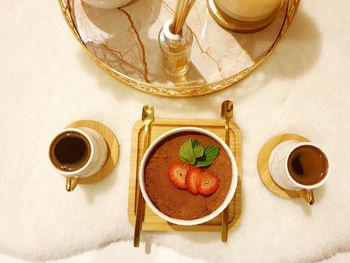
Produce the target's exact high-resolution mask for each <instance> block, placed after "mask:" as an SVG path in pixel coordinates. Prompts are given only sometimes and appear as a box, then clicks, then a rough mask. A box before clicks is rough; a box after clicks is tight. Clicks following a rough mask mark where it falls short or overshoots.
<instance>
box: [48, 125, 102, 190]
mask: <svg viewBox="0 0 350 263" xmlns="http://www.w3.org/2000/svg"><path fill="white" fill-rule="evenodd" d="M49 157H50V161H51V163H52V165H53V166H54V168H55V169H56V171H57V172H58V173H60V174H62V175H63V176H65V177H66V180H67V184H66V189H67V191H71V190H73V189H74V188H75V186H76V184H77V183H78V179H79V178H81V177H88V176H91V175H93V174H95V173H97V172H98V171H99V170H100V169H101V168H102V166H103V165H104V163H105V162H106V160H107V144H106V142H105V140H104V138H103V137H102V135H101V134H100V133H98V132H97V131H95V130H93V129H90V128H85V127H80V128H68V129H65V130H63V131H61V132H60V133H58V134H57V135H56V136H55V137H54V139H53V140H52V142H51V144H50V149H49Z"/></svg>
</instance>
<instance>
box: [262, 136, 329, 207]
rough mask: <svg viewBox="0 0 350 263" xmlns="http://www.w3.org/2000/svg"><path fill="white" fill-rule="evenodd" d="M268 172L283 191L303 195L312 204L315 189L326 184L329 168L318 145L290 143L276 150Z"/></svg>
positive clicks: (325, 155) (282, 144)
mask: <svg viewBox="0 0 350 263" xmlns="http://www.w3.org/2000/svg"><path fill="white" fill-rule="evenodd" d="M269 169H270V174H271V176H272V179H273V180H274V181H275V183H276V184H278V185H279V186H281V187H282V188H284V189H288V190H296V191H300V196H301V197H302V198H303V199H304V200H305V201H306V202H307V203H309V204H312V203H313V194H312V189H315V188H318V187H320V186H322V185H323V184H324V183H325V182H326V181H327V179H328V177H329V171H330V164H329V158H328V156H327V154H326V153H325V151H323V150H322V149H321V148H320V147H319V146H318V145H316V144H314V143H311V142H298V141H292V140H290V141H286V142H283V143H280V144H279V145H277V146H276V147H275V148H274V149H273V151H272V153H271V155H270V158H269ZM301 190H304V191H301ZM311 199H312V200H311Z"/></svg>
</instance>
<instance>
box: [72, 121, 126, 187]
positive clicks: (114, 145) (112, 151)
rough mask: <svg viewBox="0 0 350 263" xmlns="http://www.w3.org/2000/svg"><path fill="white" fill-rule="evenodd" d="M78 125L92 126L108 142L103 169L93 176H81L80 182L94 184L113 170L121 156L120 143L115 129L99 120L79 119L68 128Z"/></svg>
mask: <svg viewBox="0 0 350 263" xmlns="http://www.w3.org/2000/svg"><path fill="white" fill-rule="evenodd" d="M78 127H85V128H90V129H93V130H95V131H97V132H98V133H100V134H101V135H102V136H103V138H104V139H105V141H106V144H107V149H108V156H107V160H106V163H105V164H104V165H103V166H102V168H101V170H99V171H98V172H97V173H95V174H93V175H91V176H88V177H80V178H79V182H78V184H94V183H97V182H99V181H102V180H103V179H104V178H106V177H107V176H108V175H109V174H110V173H111V172H112V171H113V169H114V167H115V166H116V164H117V162H118V158H119V143H118V140H117V137H116V136H115V134H114V133H113V131H112V130H111V129H110V128H108V127H107V126H106V125H104V124H102V123H100V122H98V121H92V120H79V121H75V122H73V123H71V124H69V125H68V126H67V127H66V128H78Z"/></svg>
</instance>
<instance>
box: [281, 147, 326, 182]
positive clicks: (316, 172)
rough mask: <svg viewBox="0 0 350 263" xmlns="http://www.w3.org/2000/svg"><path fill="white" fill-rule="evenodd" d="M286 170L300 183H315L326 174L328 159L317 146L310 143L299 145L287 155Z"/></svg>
mask: <svg viewBox="0 0 350 263" xmlns="http://www.w3.org/2000/svg"><path fill="white" fill-rule="evenodd" d="M288 171H289V173H290V175H291V176H292V178H293V179H294V180H295V181H296V182H298V183H300V184H303V185H313V184H317V183H318V182H320V181H322V179H323V178H324V177H325V176H326V175H327V172H328V160H327V158H326V156H325V155H324V153H323V152H322V151H320V150H319V149H318V148H316V147H314V146H311V145H305V146H300V147H298V148H296V149H295V150H294V151H292V153H291V154H290V156H289V159H288Z"/></svg>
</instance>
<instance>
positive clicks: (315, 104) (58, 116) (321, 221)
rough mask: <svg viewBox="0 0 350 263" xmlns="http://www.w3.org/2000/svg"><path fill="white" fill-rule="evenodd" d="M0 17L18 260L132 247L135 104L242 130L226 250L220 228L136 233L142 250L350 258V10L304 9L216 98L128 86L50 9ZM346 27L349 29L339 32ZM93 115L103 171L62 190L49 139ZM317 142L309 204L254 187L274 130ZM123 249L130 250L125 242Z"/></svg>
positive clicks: (4, 189) (4, 171) (254, 257)
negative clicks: (107, 145) (323, 172)
mask: <svg viewBox="0 0 350 263" xmlns="http://www.w3.org/2000/svg"><path fill="white" fill-rule="evenodd" d="M1 5H2V8H1V9H0V17H1V23H0V32H1V36H2V41H1V45H0V54H1V58H2V59H1V62H2V63H1V65H0V72H1V74H0V80H1V82H0V83H1V92H0V98H1V100H0V101H1V105H0V107H1V110H0V118H1V121H2V124H1V126H0V127H1V128H0V129H1V130H0V131H1V132H0V146H1V148H0V149H1V157H0V176H1V183H0V250H1V251H2V252H4V253H8V254H11V255H14V256H16V257H21V258H24V259H28V260H46V259H55V258H62V257H67V256H70V255H73V254H77V253H80V252H82V251H86V250H90V249H94V248H97V247H100V246H103V245H106V244H108V243H110V242H116V241H118V240H120V239H130V238H131V237H132V234H133V228H132V227H131V226H130V225H129V223H128V219H127V190H128V176H129V158H130V138H131V128H132V125H133V123H134V122H135V121H136V120H137V119H139V118H140V113H141V108H142V105H143V104H146V103H151V104H153V105H154V106H155V109H156V115H157V116H159V117H189V118H217V117H218V116H219V110H220V103H221V102H222V101H223V100H225V99H232V100H233V101H234V102H235V112H236V114H235V117H236V122H237V123H238V125H239V126H240V127H241V130H242V133H243V160H244V161H243V204H242V207H243V210H242V217H241V223H240V226H239V227H238V228H237V229H236V230H235V231H233V232H230V235H229V243H228V244H227V245H224V244H223V243H221V242H220V235H219V233H211V234H209V233H201V234H199V233H198V234H195V233H175V234H163V233H157V234H143V238H147V239H148V240H150V241H151V242H152V243H156V244H160V245H161V246H166V247H169V248H172V249H174V250H176V251H178V252H180V253H183V254H185V255H189V256H191V257H194V258H200V259H206V260H208V261H212V260H213V261H214V260H215V262H302V261H311V260H316V259H322V258H325V257H329V256H330V255H332V254H334V253H336V252H338V251H349V250H350V224H349V222H350V206H349V201H350V191H349V189H350V177H349V167H348V164H349V160H348V159H349V155H350V140H349V135H350V103H349V98H350V89H349V84H350V81H349V80H350V76H349V69H350V49H349V46H350V37H349V36H350V31H349V27H348V25H350V16H349V15H348V12H347V10H349V8H350V4H349V2H348V1H346V0H339V1H337V3H334V2H331V1H316V0H309V1H306V2H305V3H304V4H303V5H302V6H301V9H300V10H299V13H298V14H297V17H296V20H295V21H294V23H293V25H292V27H291V28H290V31H289V32H288V34H287V37H286V38H285V39H284V40H283V41H282V43H281V45H280V46H279V47H278V49H277V50H276V51H275V52H274V54H273V55H272V56H271V57H270V58H269V60H268V61H267V62H266V63H265V64H264V65H263V66H262V67H260V68H259V69H258V70H257V71H256V72H255V73H254V74H252V75H251V76H250V77H249V78H247V79H246V80H244V81H243V82H241V83H239V84H238V85H237V86H236V87H234V88H230V89H228V90H226V91H224V92H221V93H218V94H216V95H212V96H207V97H201V98H194V99H177V100H174V99H167V98H159V97H154V96H150V95H147V94H144V93H141V92H138V91H135V90H133V89H131V88H128V87H125V86H123V85H122V84H120V83H119V82H117V81H116V80H114V79H112V78H111V77H109V76H108V75H106V74H105V73H104V72H102V70H100V69H99V68H98V67H97V66H96V65H95V64H93V62H92V61H91V60H90V59H89V58H88V57H87V56H86V54H85V53H84V52H83V51H82V49H81V47H80V46H79V45H78V44H77V42H76V40H75V39H74V37H73V35H72V34H71V33H70V32H69V29H68V28H67V26H66V25H65V23H64V20H63V18H62V17H61V14H60V11H59V8H58V4H57V1H43V0H42V1H30V0H23V1H21V3H20V4H19V3H17V1H3V3H2V4H1ZM345 31H347V32H345ZM78 119H94V120H98V121H101V122H103V123H105V124H106V125H108V126H109V127H111V129H113V131H114V132H115V133H116V135H117V137H118V139H119V142H120V145H121V151H120V160H119V163H118V166H117V167H116V169H115V170H114V172H113V174H112V175H111V176H109V177H108V178H106V179H105V180H104V181H102V182H101V183H99V184H96V185H86V186H78V187H77V189H76V190H75V191H74V192H72V193H67V192H66V191H65V187H64V185H65V182H64V179H63V178H62V177H61V176H60V175H58V174H57V173H56V172H55V171H54V170H53V169H52V168H51V166H50V164H49V160H48V154H47V153H48V145H49V142H50V140H51V139H52V136H53V135H54V134H55V133H56V132H57V131H59V130H60V129H62V128H63V127H65V126H66V125H67V124H68V123H70V122H72V121H75V120H78ZM285 132H292V133H298V134H301V135H304V136H306V137H308V138H310V139H311V140H312V141H314V142H316V143H318V144H320V145H322V146H323V147H324V148H325V149H326V150H327V152H328V153H329V156H330V158H331V162H332V174H331V177H330V180H329V181H328V183H327V184H326V186H325V187H323V188H321V189H320V190H318V191H316V194H315V196H316V203H315V205H314V206H313V207H307V206H306V205H304V204H303V203H302V201H300V200H293V201H290V200H284V199H279V198H277V197H276V196H274V195H273V194H272V193H270V192H269V191H268V190H267V189H266V188H265V187H264V186H263V184H262V183H261V181H260V179H259V176H258V172H257V168H256V167H257V164H256V163H257V155H258V152H259V150H260V148H261V146H262V145H263V144H264V142H265V141H266V140H268V139H269V138H270V137H272V136H274V135H277V134H279V133H285ZM130 246H132V243H130Z"/></svg>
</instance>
